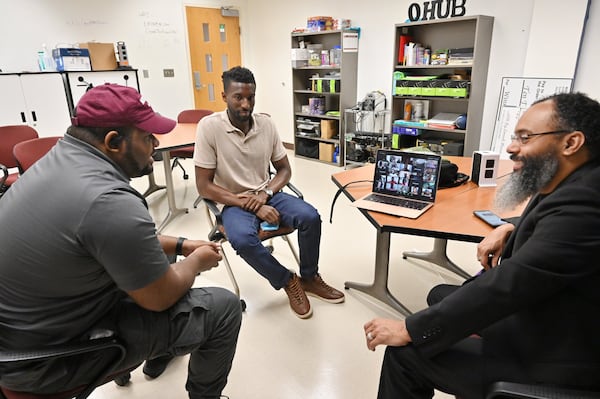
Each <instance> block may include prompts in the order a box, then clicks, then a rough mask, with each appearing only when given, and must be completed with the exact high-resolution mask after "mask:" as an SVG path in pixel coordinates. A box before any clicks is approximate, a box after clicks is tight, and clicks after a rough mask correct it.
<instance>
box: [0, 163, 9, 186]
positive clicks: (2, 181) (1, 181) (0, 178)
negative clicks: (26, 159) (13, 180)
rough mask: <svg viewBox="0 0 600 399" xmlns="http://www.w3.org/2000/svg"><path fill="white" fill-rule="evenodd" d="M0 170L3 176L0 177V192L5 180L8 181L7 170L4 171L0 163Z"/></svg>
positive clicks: (4, 167)
mask: <svg viewBox="0 0 600 399" xmlns="http://www.w3.org/2000/svg"><path fill="white" fill-rule="evenodd" d="M0 170H2V174H3V176H2V177H0V190H1V189H2V187H4V182H5V181H6V179H8V169H6V166H4V165H2V164H1V163H0Z"/></svg>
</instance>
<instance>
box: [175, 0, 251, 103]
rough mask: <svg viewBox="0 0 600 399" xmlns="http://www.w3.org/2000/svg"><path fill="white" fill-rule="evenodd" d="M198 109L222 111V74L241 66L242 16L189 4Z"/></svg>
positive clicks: (187, 15) (189, 33)
mask: <svg viewBox="0 0 600 399" xmlns="http://www.w3.org/2000/svg"><path fill="white" fill-rule="evenodd" d="M185 14H186V19H187V30H188V43H189V46H190V48H189V51H190V62H191V71H192V85H193V90H194V105H195V107H196V108H203V109H210V110H213V111H222V110H224V109H225V103H224V102H223V100H222V97H221V92H222V91H223V84H222V81H221V74H222V73H223V71H226V70H228V69H230V68H232V67H234V66H238V65H241V59H242V57H241V51H240V25H239V17H224V16H222V15H221V9H219V8H202V7H190V6H186V7H185Z"/></svg>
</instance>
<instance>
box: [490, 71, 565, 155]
mask: <svg viewBox="0 0 600 399" xmlns="http://www.w3.org/2000/svg"><path fill="white" fill-rule="evenodd" d="M572 84H573V79H567V78H564V79H563V78H502V88H501V90H500V99H499V101H498V111H497V112H496V123H495V125H494V135H493V137H492V151H494V152H498V153H500V157H501V158H503V159H508V157H509V155H508V153H507V152H506V147H508V145H509V144H510V136H511V135H512V134H513V133H514V131H515V126H516V125H517V122H518V120H519V118H520V117H521V115H522V114H523V112H525V110H526V109H527V108H529V107H530V106H531V104H533V103H534V102H535V101H537V100H539V99H541V98H544V97H548V96H550V95H553V94H558V93H568V92H570V91H571V86H572Z"/></svg>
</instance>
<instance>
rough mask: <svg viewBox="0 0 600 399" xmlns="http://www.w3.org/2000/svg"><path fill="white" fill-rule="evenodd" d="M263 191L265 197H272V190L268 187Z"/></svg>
mask: <svg viewBox="0 0 600 399" xmlns="http://www.w3.org/2000/svg"><path fill="white" fill-rule="evenodd" d="M263 191H264V192H265V193H267V197H269V199H271V198H272V197H273V190H271V189H270V188H265V189H264V190H263Z"/></svg>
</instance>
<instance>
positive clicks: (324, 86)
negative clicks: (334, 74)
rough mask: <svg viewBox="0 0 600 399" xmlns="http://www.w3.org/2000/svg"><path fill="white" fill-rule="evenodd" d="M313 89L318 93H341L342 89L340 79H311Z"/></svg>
mask: <svg viewBox="0 0 600 399" xmlns="http://www.w3.org/2000/svg"><path fill="white" fill-rule="evenodd" d="M310 79H311V80H312V89H313V91H316V92H318V93H339V92H340V89H341V81H340V78H310Z"/></svg>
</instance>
